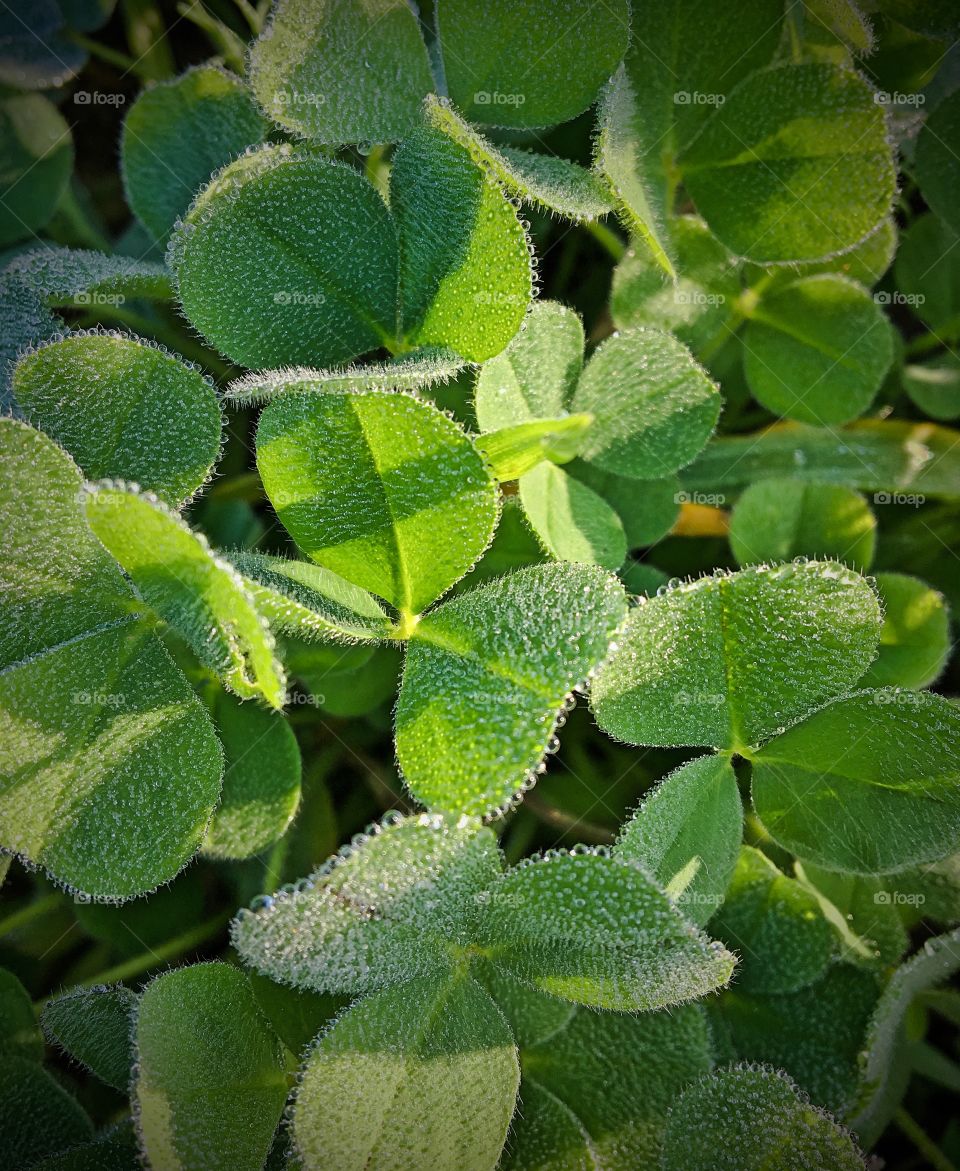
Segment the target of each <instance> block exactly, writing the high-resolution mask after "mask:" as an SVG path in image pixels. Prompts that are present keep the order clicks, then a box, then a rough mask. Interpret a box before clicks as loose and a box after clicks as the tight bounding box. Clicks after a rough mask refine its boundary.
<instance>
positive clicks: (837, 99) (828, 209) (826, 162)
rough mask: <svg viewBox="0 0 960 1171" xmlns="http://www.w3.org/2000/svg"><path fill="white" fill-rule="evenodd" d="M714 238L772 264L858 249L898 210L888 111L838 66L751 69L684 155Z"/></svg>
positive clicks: (691, 188) (687, 176) (687, 178)
mask: <svg viewBox="0 0 960 1171" xmlns="http://www.w3.org/2000/svg"><path fill="white" fill-rule="evenodd" d="M679 165H680V170H681V172H682V174H683V182H684V185H685V187H686V189H687V191H688V192H689V194H690V195H691V197H692V198H693V201H694V203H695V204H696V205H697V210H698V211H699V212H700V214H701V215H702V216H703V218H704V219H705V220H706V221H707V224H708V225H709V226H710V228H711V230H712V231H713V232H714V234H715V235H716V236H717V237H718V238H719V239H720V240H721V241H722V242H723V243H724V244H726V246H727V247H728V248H729V249H730V251H731V252H733V253H734V254H735V255H737V256H743V257H746V258H747V259H748V260H754V261H758V262H760V263H766V264H782V263H784V262H789V261H795V260H820V259H823V258H825V257H827V256H829V255H831V254H833V253H838V252H845V251H847V250H848V249H851V248H853V247H855V246H856V245H857V244H859V243H860V241H861V240H863V239H864V238H865V237H866V236H868V235H869V234H870V233H871V232H873V231H874V230H875V229H876V228H877V227H879V225H880V223H881V222H882V221H883V220H884V219H885V217H886V216H887V214H888V213H889V211H890V207H891V204H892V202H893V196H894V192H895V189H896V168H895V166H894V161H893V156H892V152H891V148H890V144H889V142H888V140H887V128H886V118H885V114H884V110H883V107H882V106H881V105H879V104H877V103H876V102H875V101H874V100H873V91H872V90H871V88H870V86H869V85H868V84H867V82H866V81H864V80H863V78H861V77H860V76H859V74H857V73H854V72H853V71H852V70H849V69H838V68H834V67H833V66H830V65H815V64H808V65H781V66H777V67H775V68H772V69H766V70H761V71H759V72H757V73H753V74H749V75H748V76H747V77H745V78H744V80H742V81H741V82H740V83H739V85H737V86H736V88H735V89H734V90H733V91H732V92H731V93H730V94H729V95H728V96H727V98H726V101H725V102H724V104H723V105H722V107H721V108H719V109H717V110H716V112H715V113H714V114H713V115H712V117H711V118H710V120H709V122H707V123H706V125H705V126H704V127H703V130H702V131H701V133H700V134H699V135H698V136H697V137H696V138H695V139H694V140H693V141H692V142H691V143H690V145H689V146H688V147H687V149H686V150H685V151H684V152H683V153H682V154H681V157H680V159H679Z"/></svg>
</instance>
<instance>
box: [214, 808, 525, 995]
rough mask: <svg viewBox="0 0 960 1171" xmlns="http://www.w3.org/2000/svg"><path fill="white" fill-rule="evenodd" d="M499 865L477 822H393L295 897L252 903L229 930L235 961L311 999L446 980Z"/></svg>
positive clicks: (491, 840)
mask: <svg viewBox="0 0 960 1171" xmlns="http://www.w3.org/2000/svg"><path fill="white" fill-rule="evenodd" d="M501 865H502V862H501V859H500V852H499V849H498V847H497V841H496V838H495V837H494V836H493V834H492V833H491V832H490V831H489V830H488V829H481V828H480V826H479V824H478V823H476V822H469V821H463V822H454V821H445V820H444V819H443V818H442V817H440V816H438V815H434V814H421V815H419V816H413V817H409V818H407V819H405V820H402V819H401V820H399V821H398V820H396V819H391V820H389V821H385V822H384V823H383V824H382V825H380V826H375V827H373V828H372V830H371V832H370V833H369V834H368V835H366V836H364V837H363V838H362V840H361V841H360V842H358V843H357V844H355V845H351V846H350V847H347V848H345V849H344V850H342V851H341V852H340V854H338V855H337V856H336V857H335V858H334V859H332V860H331V862H329V863H327V864H326V865H325V866H323V867H321V868H320V870H318V871H317V873H316V874H315V875H314V876H313V878H312V879H311V880H309V881H308V882H305V883H301V884H298V888H297V889H296V890H293V891H289V892H286V891H281V892H279V893H278V894H276V895H273V896H263V897H261V898H260V899H258V900H256V902H255V905H254V908H253V909H251V910H247V911H242V912H241V913H240V915H239V916H238V918H237V919H236V920H235V922H234V925H233V943H234V946H235V947H236V948H237V951H238V952H239V953H240V955H241V957H242V958H243V960H244V961H245V962H246V963H248V964H250V965H251V966H252V967H254V968H256V969H257V971H259V972H262V973H263V974H264V975H266V976H270V977H271V978H272V979H274V980H279V981H282V982H283V983H286V984H292V985H294V987H297V988H308V989H312V990H313V991H316V992H346V993H350V994H352V995H356V994H358V993H366V992H372V991H375V990H377V989H379V988H384V987H386V986H388V985H390V984H399V983H402V982H403V981H405V980H411V979H414V978H419V977H421V976H424V977H426V976H431V975H436V974H438V973H440V974H442V973H445V972H449V971H450V968H451V965H452V964H453V962H454V959H455V957H456V953H457V952H458V951H460V952H462V951H463V950H464V949H466V948H468V947H469V945H470V944H471V943H472V942H473V936H474V930H475V928H474V925H475V922H476V918H477V915H478V908H479V907H480V905H481V902H482V896H483V894H484V892H485V891H486V890H487V889H488V888H489V887H490V886H491V885H492V884H493V883H494V882H495V881H496V879H497V876H498V875H499V873H500V868H501Z"/></svg>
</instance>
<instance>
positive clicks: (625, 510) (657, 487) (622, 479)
mask: <svg viewBox="0 0 960 1171" xmlns="http://www.w3.org/2000/svg"><path fill="white" fill-rule="evenodd" d="M566 471H568V472H569V473H570V475H571V476H575V477H576V478H577V479H578V480H580V481H581V483H584V484H586V485H587V487H588V488H592V489H593V490H594V492H596V494H597V495H598V496H602V497H603V499H604V500H606V502H607V503H608V504H609V505H610V506H611V507H612V508H613V509H614V511H615V512H616V513H617V515H618V516H619V517H620V520H621V522H622V524H623V530H624V532H625V533H626V535H627V547H628V548H630V549H639V548H641V547H642V546H645V545H653V544H654V543H655V542H656V541H659V540H660V538H661V537H665V536H666V535H667V533H669V532H670V530H671V529H672V528H673V525H674V522H675V521H676V519H677V513H678V512H679V510H680V504H681V502H682V497H681V495H680V485H679V483H678V482H677V478H676V476H667V477H666V478H665V479H662V480H634V479H631V478H629V477H627V476H617V475H615V474H614V473H613V472H605V471H602V470H601V469H600V468H598V467H596V466H595V465H594V464H588V463H587V462H586V461H585V460H582V459H578V460H574V461H573V462H572V463H570V464H567V466H566Z"/></svg>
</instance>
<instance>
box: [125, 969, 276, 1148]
mask: <svg viewBox="0 0 960 1171" xmlns="http://www.w3.org/2000/svg"><path fill="white" fill-rule="evenodd" d="M212 1041H215V1044H214V1043H211V1042H212ZM136 1045H137V1069H136V1073H137V1076H136V1083H135V1098H134V1101H135V1110H134V1117H135V1119H136V1125H137V1133H138V1134H139V1136H140V1143H141V1148H142V1150H143V1152H144V1153H145V1155H146V1157H147V1159H148V1160H149V1162H150V1164H151V1165H152V1166H162V1167H164V1168H171V1169H175V1168H183V1169H184V1171H186V1169H187V1168H192V1167H197V1166H203V1167H210V1168H223V1169H227V1168H231V1169H234V1171H247V1169H249V1171H254V1169H257V1168H261V1167H262V1166H263V1164H264V1160H265V1159H266V1157H267V1152H268V1151H269V1149H270V1146H271V1143H272V1142H273V1135H274V1131H275V1130H276V1128H277V1123H278V1122H279V1121H280V1115H281V1112H282V1111H283V1106H284V1102H285V1101H286V1097H287V1080H286V1076H285V1074H284V1070H283V1065H282V1062H281V1060H280V1052H279V1050H280V1046H279V1042H278V1041H277V1038H276V1037H275V1036H274V1034H273V1033H272V1032H271V1031H270V1029H269V1028H268V1026H267V1023H266V1021H265V1020H264V1018H263V1016H262V1015H261V1013H260V1010H259V1008H258V1007H257V1002H256V1000H255V998H254V995H253V992H252V991H251V989H250V983H249V981H248V980H247V978H246V976H245V975H244V974H243V973H242V972H241V971H240V970H239V969H238V968H234V967H231V966H230V965H228V964H220V963H217V964H198V965H196V966H195V967H191V968H181V969H180V970H179V971H173V972H167V973H165V974H164V975H162V976H158V977H157V978H156V979H155V980H153V981H152V982H151V983H150V984H148V985H147V987H146V988H145V989H144V991H143V994H142V995H141V997H140V1006H139V1010H138V1012H137V1019H136Z"/></svg>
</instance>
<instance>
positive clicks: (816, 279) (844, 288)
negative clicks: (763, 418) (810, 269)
mask: <svg viewBox="0 0 960 1171" xmlns="http://www.w3.org/2000/svg"><path fill="white" fill-rule="evenodd" d="M743 345H744V360H743V362H744V372H745V374H746V377H747V382H748V383H749V384H750V389H751V390H752V391H753V394H754V397H755V398H756V399H757V400H758V402H760V403H762V404H763V406H765V407H767V409H768V410H771V411H773V412H774V414H777V415H785V416H786V417H787V418H789V419H796V420H797V421H798V422H800V423H812V424H819V425H822V426H827V425H839V424H842V423H849V422H850V420H851V419H855V418H857V416H858V415H862V414H863V412H864V411H865V410H866V409H867V407H869V406H870V404H871V402H872V401H873V398H874V396H875V395H876V393H877V391H878V390H879V389H880V385H881V383H882V382H883V379H884V377H885V376H886V374H887V371H888V370H889V369H890V364H891V362H892V361H893V327H892V326H891V324H890V322H889V320H888V318H887V316H886V314H885V313H884V312H883V310H882V309H881V308H880V306H879V305H878V304H877V302H876V301H875V300H874V299H873V298H872V297H871V296H870V294H869V293H868V292H867V290H866V289H864V288H863V287H862V286H860V285H857V284H855V283H854V282H853V281H849V280H847V279H845V278H844V277H841V276H837V275H836V274H831V273H825V274H823V275H820V276H810V277H804V278H803V279H801V280H798V281H795V282H794V283H793V284H790V285H786V286H785V287H778V288H775V289H774V291H773V292H772V293H770V294H769V295H768V296H764V297H761V300H760V303H759V304H758V305H757V306H756V308H754V309H753V310H751V312H750V320H749V322H748V324H747V328H746V332H745V333H744V338H743Z"/></svg>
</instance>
